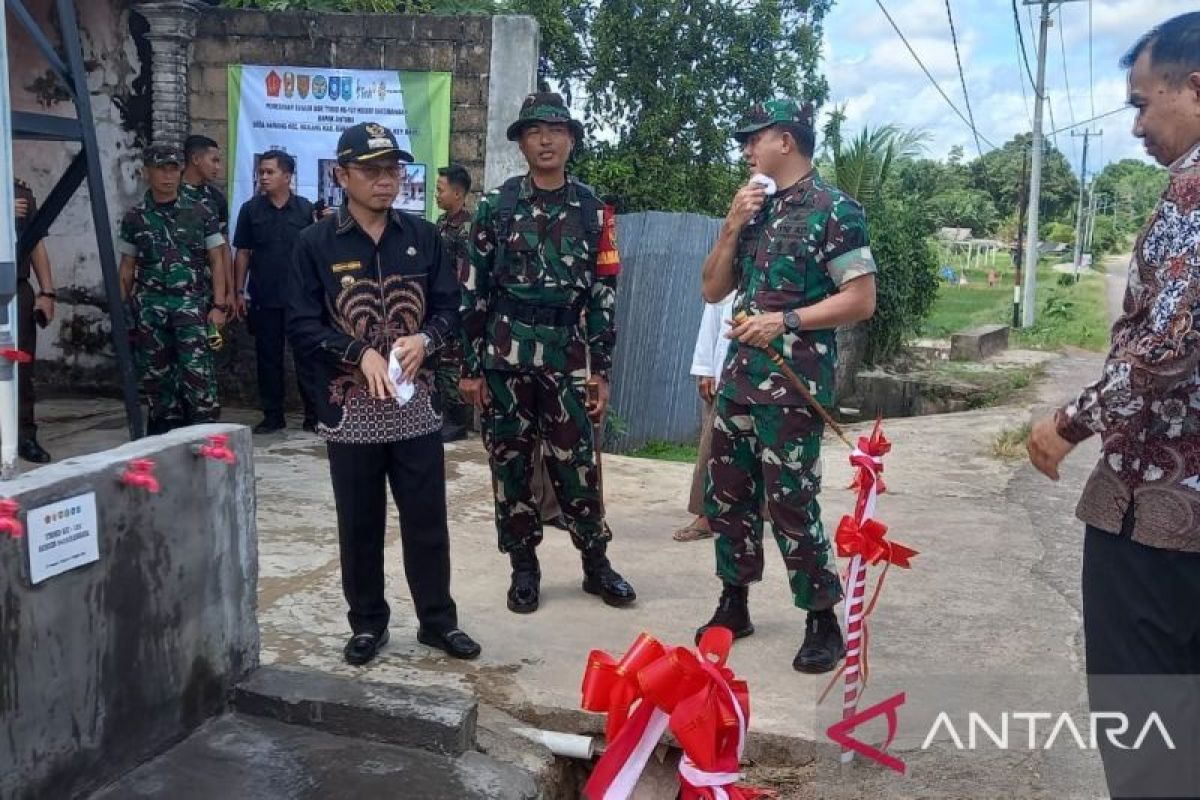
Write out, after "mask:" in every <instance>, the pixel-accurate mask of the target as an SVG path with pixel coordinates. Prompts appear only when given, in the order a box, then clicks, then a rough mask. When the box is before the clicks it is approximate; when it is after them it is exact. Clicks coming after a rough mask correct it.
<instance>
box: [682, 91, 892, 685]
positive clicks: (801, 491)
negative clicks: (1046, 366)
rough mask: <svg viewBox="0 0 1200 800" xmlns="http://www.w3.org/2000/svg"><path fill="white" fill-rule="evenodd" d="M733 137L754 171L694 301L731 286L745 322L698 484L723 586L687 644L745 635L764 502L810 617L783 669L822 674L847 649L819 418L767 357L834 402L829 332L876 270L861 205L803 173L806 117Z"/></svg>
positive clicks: (781, 109)
mask: <svg viewBox="0 0 1200 800" xmlns="http://www.w3.org/2000/svg"><path fill="white" fill-rule="evenodd" d="M733 135H734V138H735V139H736V140H737V141H738V143H739V144H741V145H742V154H743V156H744V157H745V159H746V161H747V163H748V164H749V166H750V169H751V172H752V173H754V175H753V177H752V178H751V179H750V182H749V183H748V184H747V185H746V186H744V187H742V189H741V190H739V191H738V193H737V195H735V196H734V198H733V203H732V205H731V206H730V209H729V213H728V215H727V216H726V217H725V222H724V224H723V225H722V226H721V232H720V234H719V236H718V237H717V242H716V244H715V246H714V247H713V249H712V251H711V252H710V253H709V255H708V258H707V259H706V260H705V263H704V278H703V294H704V299H705V300H707V301H708V302H710V303H716V302H719V301H720V300H721V299H722V298H724V297H725V296H726V295H728V294H729V292H731V291H735V290H736V292H737V294H736V296H735V298H734V306H733V311H734V317H735V319H736V318H737V317H738V315H739V314H743V315H745V316H746V317H747V319H746V320H745V321H743V322H739V323H736V324H735V325H734V326H733V327H732V328H731V329H730V330H729V332H728V333H727V334H726V335H727V336H728V337H729V339H730V340H731V345H730V348H729V351H728V353H727V354H726V356H725V364H724V367H723V370H722V373H721V380H720V382H719V383H720V389H719V390H718V392H717V399H716V411H715V415H716V419H715V424H714V426H713V432H712V445H711V455H710V457H709V462H708V478H707V481H706V487H705V508H704V511H705V516H706V517H708V520H709V524H710V526H711V527H712V530H713V533H714V534H715V535H716V538H715V542H716V561H717V576H718V577H719V578H720V579H721V582H722V584H723V590H722V592H721V598H720V600H719V601H718V604H717V610H716V612H715V613H714V614H713V617H712V619H711V620H710V621H709V622H708V623H707V624H706V625H704V626H703V627H701V628H700V630H699V631H697V634H696V637H697V640H698V639H699V637H700V635H701V634H702V633H703V632H704V630H705V629H706V628H708V627H710V626H714V625H720V626H723V627H726V628H729V629H730V630H732V631H733V633H734V635H735V636H738V637H741V636H749V635H750V634H752V633H753V632H754V626H753V624H751V622H750V612H749V607H748V604H747V598H748V592H749V586H750V584H751V583H755V582H757V581H759V580H761V579H762V571H763V549H762V547H763V544H762V537H763V514H762V505H763V498H764V497H765V498H766V506H767V514H768V515H769V517H770V520H771V526H772V528H773V529H774V533H775V539H776V542H777V543H778V544H779V549H780V550H781V551H782V553H783V561H784V565H785V567H786V568H787V574H788V581H789V584H790V588H791V593H792V600H793V602H794V603H795V604H796V606H798V607H799V608H802V609H805V610H806V611H807V612H808V621H807V624H806V625H805V633H804V640H803V642H802V644H801V646H800V649H799V651H798V652H797V653H796V657H795V659H794V660H793V662H792V666H793V667H794V668H795V669H797V670H799V671H801V672H828V671H829V670H831V669H833V668H834V667H835V666H836V665H837V662H838V661H839V660H840V659H841V658H842V656H843V655H844V654H845V646H844V643H843V641H842V635H841V630H840V628H839V626H838V621H837V617H836V615H835V614H834V610H833V609H834V606H835V605H836V604H837V602H838V601H839V600H840V599H841V597H842V587H841V583H840V581H839V580H838V576H837V571H836V567H835V563H834V556H833V550H832V547H831V546H830V540H829V537H828V536H827V535H826V534H825V531H824V529H823V528H822V526H821V509H820V506H819V505H818V503H817V495H818V493H819V492H820V488H821V460H820V459H821V432H822V422H821V418H820V416H819V415H818V414H817V412H816V411H815V410H814V409H813V408H811V407H810V406H809V405H808V403H807V401H806V399H805V398H804V396H803V395H802V394H801V393H800V391H799V389H797V388H796V386H794V385H793V384H792V383H791V381H790V380H789V379H788V378H787V377H786V376H785V375H783V374H782V372H781V371H778V370H776V368H775V366H774V364H773V362H772V361H771V359H770V357H769V356H768V353H767V349H766V348H771V349H773V350H775V351H776V352H777V353H778V354H780V355H782V356H783V358H784V359H785V360H786V361H787V364H788V366H790V367H791V369H792V371H793V372H795V373H796V374H797V375H799V376H800V378H801V379H802V380H804V381H806V382H807V383H808V386H809V388H810V389H811V390H812V393H813V395H815V397H816V399H817V401H818V402H820V403H821V404H822V405H826V406H828V405H829V404H831V403H832V402H833V387H834V370H835V367H836V364H837V340H836V329H837V328H838V326H840V325H847V324H851V323H854V322H858V321H860V320H864V319H867V318H869V317H870V316H871V315H872V314H873V313H874V310H875V262H874V259H872V257H871V250H870V248H869V247H868V246H867V225H866V219H865V217H864V216H863V211H862V208H861V207H860V206H859V205H858V204H857V203H856V202H854V201H853V200H852V199H851V198H849V197H847V196H846V195H845V194H843V193H842V192H840V191H838V190H837V189H835V188H834V187H832V186H830V185H829V184H828V183H826V182H825V181H824V180H822V178H821V176H820V175H818V174H817V173H816V172H815V171H814V169H813V165H812V156H813V150H814V147H815V144H816V136H815V133H814V130H813V117H812V109H811V108H810V107H807V106H801V105H800V104H799V103H797V102H795V101H794V100H786V99H785V100H771V101H769V102H765V103H759V104H757V105H755V106H753V107H752V108H750V109H749V111H748V112H747V113H746V115H745V117H744V118H743V120H742V122H741V124H740V125H739V126H738V127H737V129H736V130H735V131H734V132H733Z"/></svg>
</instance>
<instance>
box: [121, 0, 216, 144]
mask: <svg viewBox="0 0 1200 800" xmlns="http://www.w3.org/2000/svg"><path fill="white" fill-rule="evenodd" d="M203 5H204V4H203V3H201V2H199V0H147V1H146V2H140V3H135V4H134V5H133V10H134V11H136V12H137V13H139V14H141V15H142V16H143V17H145V18H146V21H147V22H149V23H150V30H149V32H148V33H147V34H146V38H148V39H149V40H150V52H151V67H150V85H151V97H150V109H151V112H152V117H153V122H154V126H153V131H152V139H153V142H154V143H155V144H173V145H176V146H180V145H182V144H183V140H184V138H185V137H186V136H187V135H188V127H189V124H190V118H189V115H188V78H187V74H188V59H189V55H190V48H191V44H192V39H193V38H195V36H196V18H197V17H198V16H199V15H200V9H201V7H202V6H203Z"/></svg>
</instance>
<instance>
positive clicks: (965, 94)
mask: <svg viewBox="0 0 1200 800" xmlns="http://www.w3.org/2000/svg"><path fill="white" fill-rule="evenodd" d="M946 19H948V20H949V21H950V40H951V41H952V42H954V63H956V64H957V65H958V80H959V82H960V83H961V84H962V92H963V102H964V103H965V104H966V106H967V116H968V117H969V118H970V125H971V133H973V134H974V135H975V150H976V151H977V152H978V153H979V157H980V158H983V145H981V144H980V143H979V129H978V128H976V127H975V112H974V111H972V110H971V95H970V94H969V93H968V92H967V76H966V74H965V73H963V65H962V57H961V56H960V55H959V52H958V33H957V32H956V31H955V30H954V13H953V12H951V11H950V0H946Z"/></svg>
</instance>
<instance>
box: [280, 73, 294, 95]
mask: <svg viewBox="0 0 1200 800" xmlns="http://www.w3.org/2000/svg"><path fill="white" fill-rule="evenodd" d="M295 91H296V76H295V75H293V74H292V73H290V72H285V73H283V96H284V97H291V96H292V93H293V92H295Z"/></svg>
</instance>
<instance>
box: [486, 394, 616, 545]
mask: <svg viewBox="0 0 1200 800" xmlns="http://www.w3.org/2000/svg"><path fill="white" fill-rule="evenodd" d="M484 376H485V377H486V379H487V388H488V393H489V395H490V396H491V401H490V403H489V405H488V408H487V410H485V411H484V413H483V440H484V444H485V445H486V446H487V450H488V459H489V461H490V462H491V466H492V489H493V491H494V492H495V498H496V530H497V532H498V534H499V540H500V551H501V552H503V553H508V552H511V551H512V550H513V549H514V548H517V547H525V546H530V547H536V546H537V545H538V544H540V543H541V541H542V518H541V515H540V514H539V513H538V500H537V498H535V497H534V491H533V486H532V483H533V480H534V468H535V463H536V454H537V450H538V449H539V448H545V449H544V453H543V457H544V458H545V462H546V466H547V467H548V471H549V475H550V483H551V484H552V485H553V487H554V494H555V495H556V496H557V498H558V502H559V505H560V506H561V508H562V514H563V516H564V517H565V518H566V522H567V529H568V530H569V531H570V533H571V541H572V542H573V543H574V544H575V546H576V547H578V548H579V549H580V550H584V549H587V548H588V547H590V546H592V545H594V544H597V543H599V542H604V541H607V540H608V539H609V537H610V535H609V533H608V529H607V527H606V526H605V525H604V503H603V500H602V499H601V496H600V474H599V470H598V469H597V467H596V454H595V449H594V445H593V431H592V422H591V420H590V419H589V418H588V416H587V406H586V391H585V389H584V382H583V381H582V380H573V379H571V378H569V377H566V376H562V375H559V374H556V373H548V372H545V371H542V370H537V371H533V372H510V371H501V370H485V371H484Z"/></svg>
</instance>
